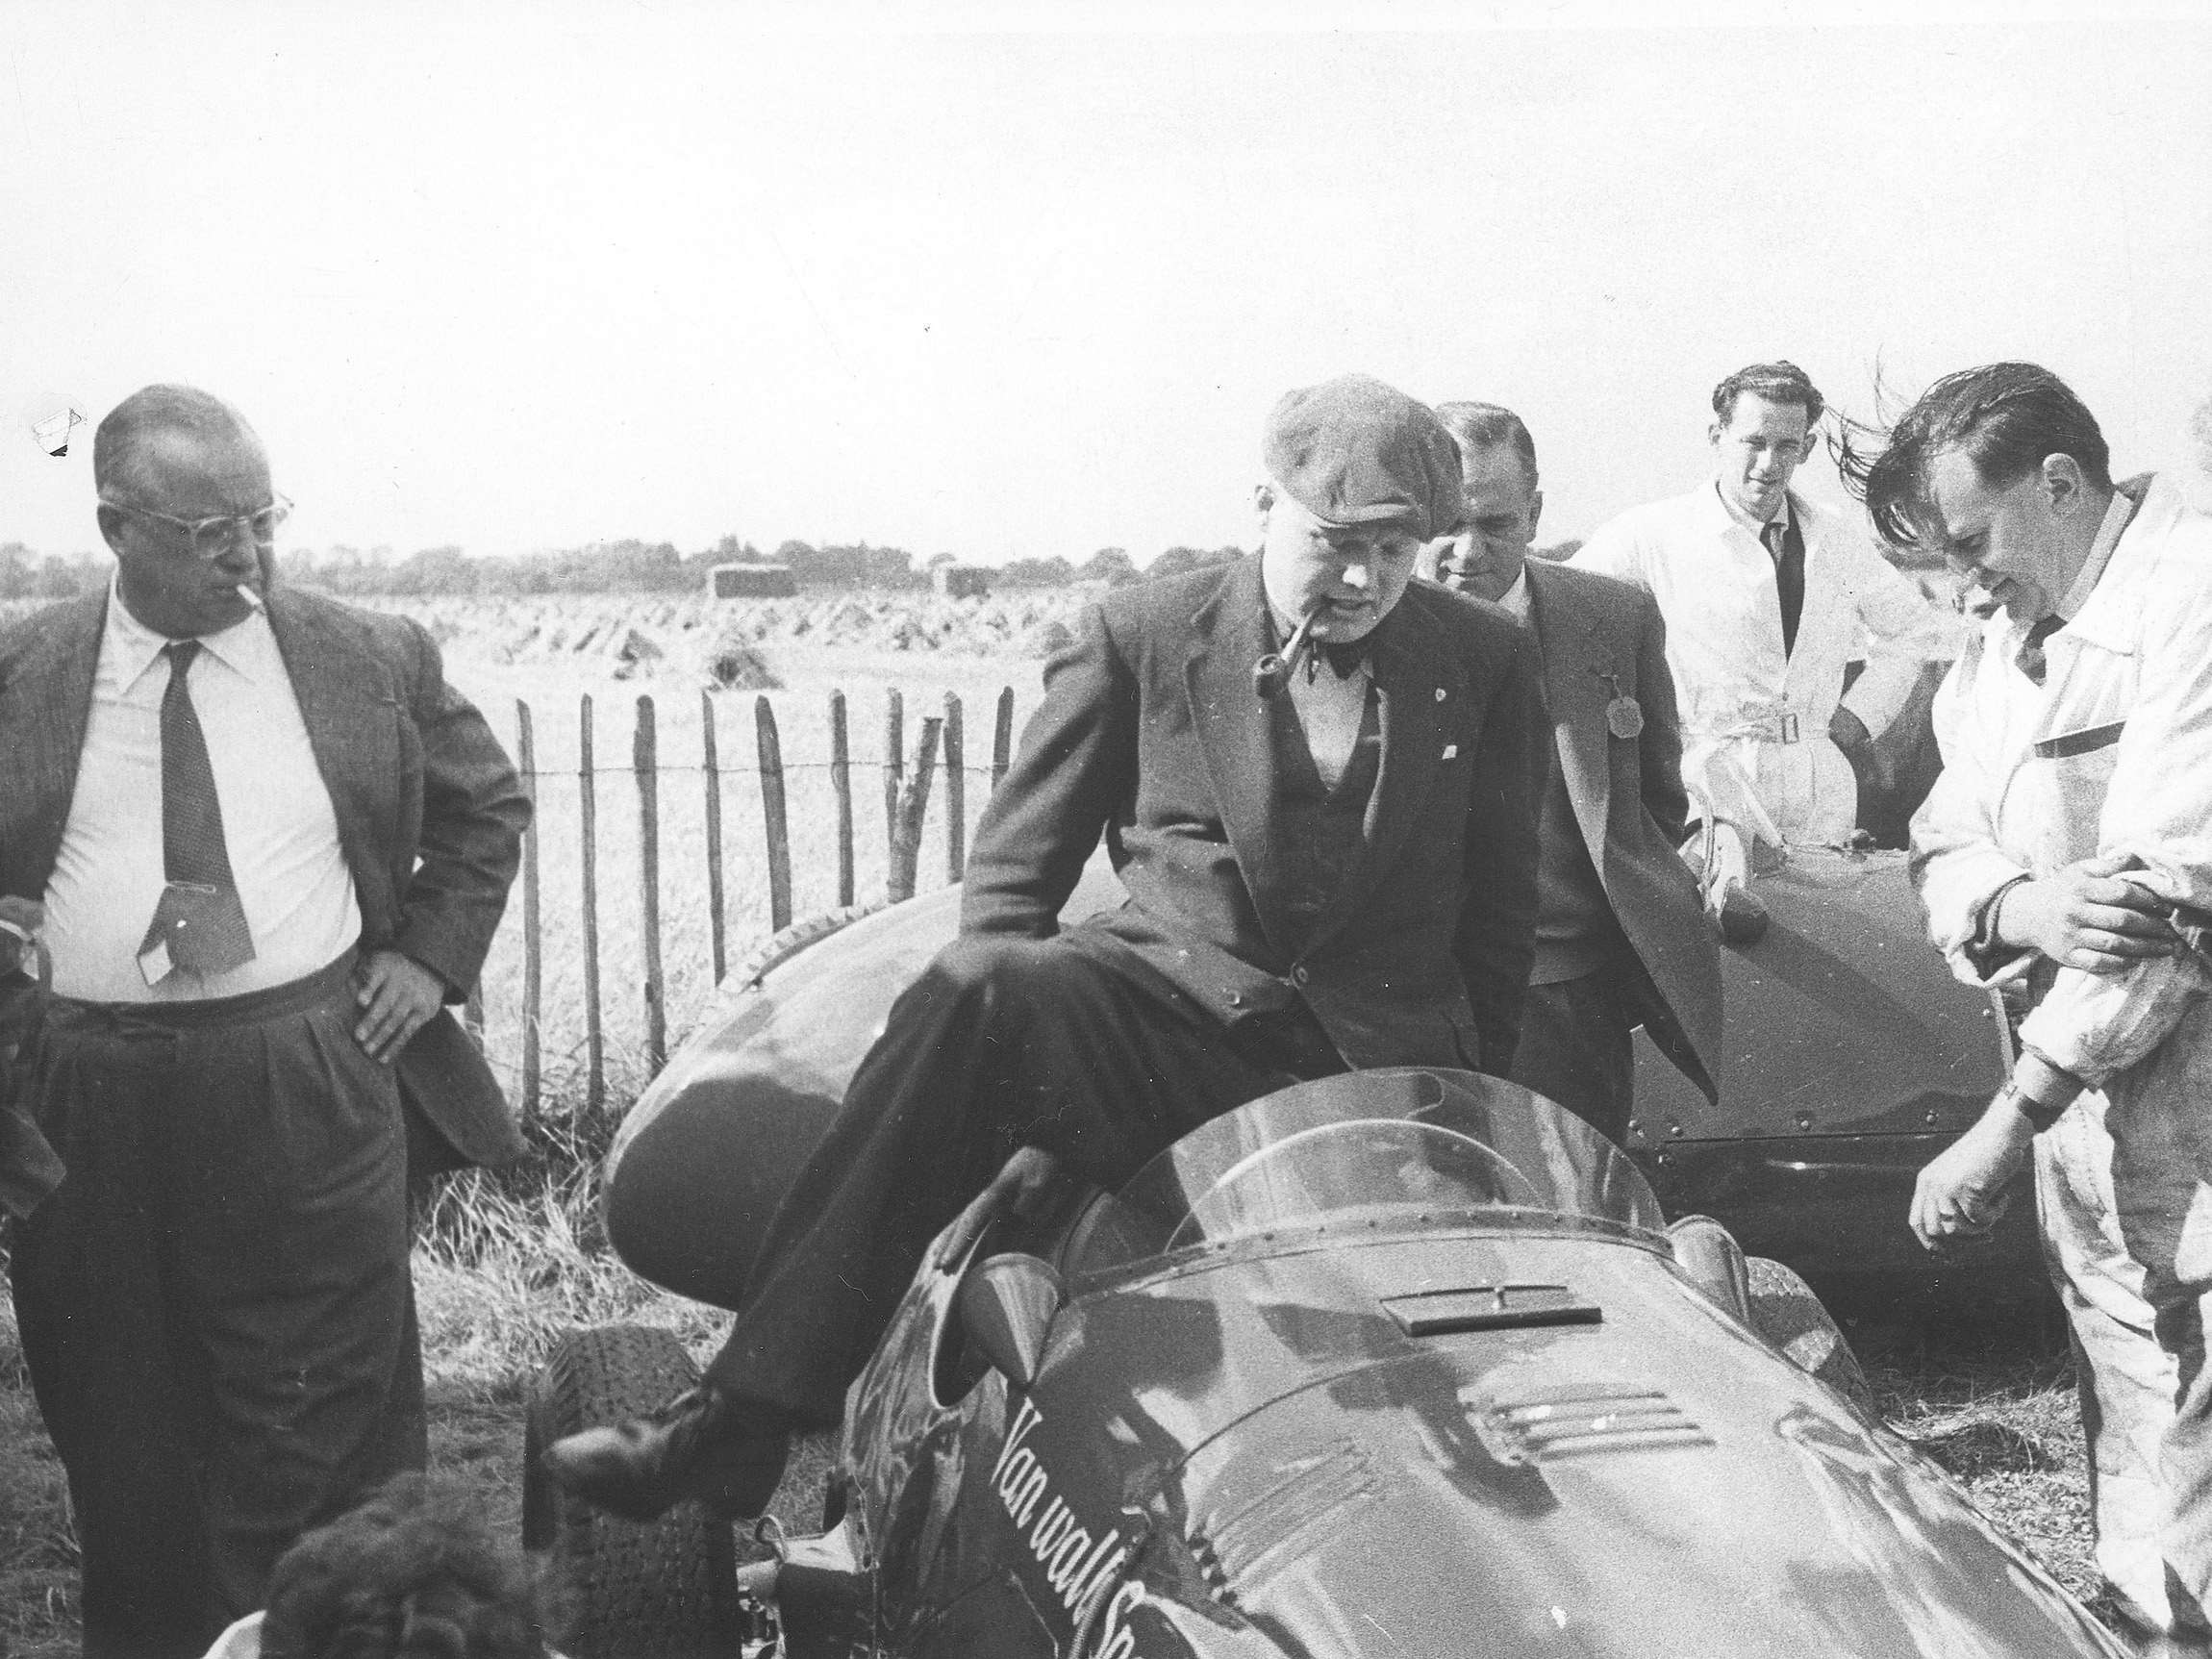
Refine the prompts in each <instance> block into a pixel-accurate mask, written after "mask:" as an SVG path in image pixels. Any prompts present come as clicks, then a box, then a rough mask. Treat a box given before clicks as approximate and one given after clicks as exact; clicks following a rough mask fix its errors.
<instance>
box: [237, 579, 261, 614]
mask: <svg viewBox="0 0 2212 1659" xmlns="http://www.w3.org/2000/svg"><path fill="white" fill-rule="evenodd" d="M239 598H241V599H243V600H244V601H245V602H246V603H247V604H249V605H251V606H252V607H253V608H254V609H255V610H257V611H259V610H261V609H262V596H261V595H260V594H259V593H257V592H255V591H253V590H252V589H251V588H249V587H247V586H246V585H245V584H244V583H243V582H240V583H239Z"/></svg>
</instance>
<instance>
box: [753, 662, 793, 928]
mask: <svg viewBox="0 0 2212 1659" xmlns="http://www.w3.org/2000/svg"><path fill="white" fill-rule="evenodd" d="M753 727H754V730H755V732H756V734H757V735H758V738H759V741H760V749H761V817H762V818H763V819H764V820H765V821H766V824H767V837H768V931H769V932H770V933H781V932H783V930H784V929H785V928H787V927H789V926H791V924H792V826H791V819H790V817H789V816H788V814H787V810H786V807H785V803H784V745H783V740H782V739H781V738H779V737H778V736H777V735H776V711H775V707H774V705H773V704H771V703H770V702H769V701H768V700H767V697H766V696H759V697H755V698H754V699H753Z"/></svg>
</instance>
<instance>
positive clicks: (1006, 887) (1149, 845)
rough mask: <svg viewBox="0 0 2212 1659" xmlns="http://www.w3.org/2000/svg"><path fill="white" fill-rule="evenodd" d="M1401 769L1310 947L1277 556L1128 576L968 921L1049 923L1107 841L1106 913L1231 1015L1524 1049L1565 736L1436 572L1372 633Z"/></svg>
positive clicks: (1091, 616) (1491, 614)
mask: <svg viewBox="0 0 2212 1659" xmlns="http://www.w3.org/2000/svg"><path fill="white" fill-rule="evenodd" d="M1371 638H1372V641H1373V645H1372V648H1371V651H1370V666H1371V667H1372V671H1373V676H1374V685H1375V689H1376V691H1377V695H1378V715H1379V721H1380V726H1381V737H1382V752H1381V767H1380V771H1379V774H1378V776H1377V778H1376V781H1375V785H1374V791H1373V793H1372V795H1371V797H1370V801H1369V805H1368V811H1367V817H1366V823H1365V841H1366V851H1365V856H1364V858H1363V859H1361V860H1360V861H1359V863H1358V864H1357V865H1356V867H1355V868H1354V870H1353V872H1352V874H1351V876H1350V878H1349V879H1347V880H1346V881H1345V884H1344V886H1343V888H1342V889H1341V890H1340V891H1339V892H1337V894H1336V895H1335V898H1334V900H1333V902H1332V904H1331V906H1330V908H1329V909H1328V910H1327V911H1326V912H1325V913H1324V914H1323V916H1322V917H1321V918H1320V921H1319V922H1318V923H1317V924H1315V925H1314V926H1313V927H1312V929H1311V930H1310V932H1309V934H1308V936H1307V937H1306V938H1304V939H1303V940H1300V939H1298V938H1296V936H1295V933H1294V932H1293V930H1292V928H1291V926H1290V922H1289V918H1288V915H1287V913H1286V910H1285V907H1284V902H1283V900H1284V897H1285V894H1284V892H1283V885H1282V884H1283V882H1284V880H1285V878H1286V876H1287V874H1288V872H1287V871H1286V870H1285V868H1284V867H1283V865H1282V863H1281V861H1280V859H1279V858H1278V856H1277V853H1278V848H1277V845H1276V842H1275V837H1274V824H1273V820H1272V814H1271V811H1270V802H1271V800H1272V798H1273V791H1274V779H1273V772H1274V761H1273V754H1272V750H1271V747H1270V744H1269V706H1268V704H1266V703H1265V702H1263V701H1262V700H1261V699H1260V698H1259V696H1258V695H1257V694H1256V693H1255V692H1254V691H1253V687H1252V666H1253V664H1254V663H1255V662H1257V661H1258V659H1259V658H1260V657H1261V656H1262V655H1263V654H1264V653H1265V652H1267V651H1268V650H1269V649H1270V648H1271V645H1270V641H1269V627H1268V623H1267V619H1266V599H1265V596H1264V593H1263V591H1262V587H1261V580H1260V562H1259V560H1258V559H1257V558H1247V559H1244V560H1242V561H1239V562H1238V563H1237V564H1234V565H1231V566H1216V567H1214V568H1211V569H1206V570H1197V571H1193V572H1191V573H1190V574H1188V575H1186V576H1182V577H1176V578H1170V579H1169V580H1166V581H1161V582H1154V583H1146V584H1144V585H1142V586H1136V587H1130V588H1125V589H1122V590H1119V591H1117V592H1115V593H1113V594H1111V595H1109V596H1108V597H1107V598H1106V599H1105V600H1104V602H1103V603H1102V604H1100V605H1098V606H1095V607H1093V609H1092V610H1091V611H1090V612H1089V613H1088V614H1087V615H1086V616H1085V617H1084V620H1083V625H1082V630H1081V637H1080V638H1079V639H1078V640H1077V641H1075V642H1074V644H1072V645H1071V646H1069V647H1068V649H1067V650H1066V651H1065V652H1063V653H1062V654H1061V655H1060V656H1059V657H1057V658H1056V659H1054V661H1053V662H1052V664H1051V665H1050V666H1048V668H1047V669H1046V674H1045V691H1044V697H1043V702H1042V703H1041V704H1040V705H1039V707H1038V710H1037V713H1036V714H1035V715H1034V716H1031V718H1030V721H1029V724H1028V726H1027V728H1026V729H1025V730H1024V732H1023V734H1022V740H1021V750H1020V753H1019V755H1018V757H1017V758H1016V760H1015V762H1014V765H1013V767H1011V768H1010V769H1009V771H1008V773H1007V776H1006V778H1005V779H1004V780H1003V782H1002V783H1001V785H1000V787H999V789H998V791H997V792H996V793H995V794H993V797H992V800H991V806H990V809H989V810H988V811H987V812H986V813H985V814H984V817H983V821H982V823H981V825H980V826H979V827H978V829H977V831H976V842H975V849H974V852H973V855H972V856H971V857H970V858H969V860H968V874H967V877H966V880H965V896H964V898H963V901H962V907H961V925H962V929H963V931H966V932H980V933H1011V934H1018V935H1022V936H1026V937H1030V938H1044V937H1048V936H1050V935H1051V934H1052V933H1053V932H1054V931H1055V930H1056V927H1057V920H1056V918H1057V917H1058V914H1059V910H1060V906H1061V904H1062V903H1063V902H1064V901H1065V900H1066V898H1067V897H1068V893H1069V892H1070V891H1072V889H1073V888H1074V886H1075V882H1076V879H1077V877H1078V876H1079V875H1080V873H1081V871H1082V868H1083V865H1084V862H1085V861H1086V860H1087V859H1088V858H1089V856H1090V854H1091V851H1092V849H1093V847H1095V846H1096V845H1097V843H1098V838H1099V835H1100V833H1101V832H1103V833H1104V835H1105V837H1106V844H1107V849H1108V852H1109V854H1110V856H1111V857H1112V859H1113V862H1114V867H1115V869H1116V870H1117V871H1118V872H1119V875H1120V877H1121V883H1122V886H1123V887H1124V888H1126V889H1127V890H1128V899H1127V901H1126V902H1125V903H1124V904H1123V906H1122V907H1121V908H1120V909H1119V910H1118V911H1116V912H1113V913H1111V914H1110V915H1109V916H1107V917H1103V918H1100V919H1099V920H1098V921H1097V922H1095V923H1094V925H1098V926H1102V927H1104V928H1105V929H1106V930H1107V931H1109V932H1111V933H1112V934H1114V935H1115V936H1116V937H1118V938H1119V939H1120V940H1122V941H1123V942H1125V943H1127V944H1129V945H1130V946H1132V947H1133V948H1134V949H1135V950H1136V951H1137V952H1138V953H1139V954H1140V955H1142V956H1143V957H1144V959H1145V961H1147V962H1148V963H1150V964H1151V965H1152V966H1153V967H1154V968H1156V969H1157V970H1158V971H1160V972H1161V973H1163V974H1165V975H1166V976H1167V977H1168V978H1169V980H1171V981H1172V982H1173V983H1174V984H1175V985H1176V986H1178V987H1179V988H1180V989H1181V990H1183V991H1184V992H1186V993H1189V994H1190V995H1191V996H1193V997H1194V998H1195V999H1196V1000H1197V1001H1198V1002H1199V1003H1200V1004H1202V1005H1203V1006H1204V1007H1206V1008H1207V1009H1208V1010H1209V1011H1210V1012H1211V1013H1212V1014H1213V1015H1214V1016H1215V1017H1216V1018H1219V1019H1220V1020H1221V1021H1222V1022H1223V1023H1224V1024H1236V1023H1238V1022H1240V1021H1242V1020H1244V1019H1247V1018H1252V1017H1253V1016H1255V1015H1262V1014H1268V1013H1276V1012H1281V1011H1284V1010H1286V1009H1289V1008H1291V1007H1293V1006H1294V1005H1295V1002H1296V1001H1297V1000H1298V999H1300V998H1302V999H1303V1001H1304V1002H1305V1003H1306V1004H1307V1005H1308V1006H1310V1007H1311V1008H1312V1010H1313V1012H1314V1013H1315V1015H1317V1016H1318V1017H1319V1018H1320V1023H1321V1025H1322V1026H1323V1027H1324V1028H1325V1029H1326V1031H1327V1032H1328V1035H1329V1037H1330V1039H1331V1040H1332V1041H1333V1042H1334V1043H1336V1046H1337V1048H1338V1050H1339V1051H1340V1052H1341V1053H1342V1054H1343V1056H1344V1058H1345V1062H1346V1063H1347V1064H1348V1065H1351V1066H1353V1067H1377V1066H1402V1065H1435V1066H1469V1067H1473V1068H1478V1069H1484V1070H1489V1071H1493V1072H1503V1071H1504V1070H1505V1069H1506V1068H1507V1067H1508V1066H1509V1065H1510V1064H1511V1061H1512V1053H1513V1043H1514V1041H1515V1039H1516V1037H1517V1036H1518V1033H1519V1027H1520V1020H1521V997H1522V993H1523V990H1524V988H1525V985H1526V982H1527V978H1528V970H1529V964H1530V961H1531V959H1532V955H1533V943H1532V941H1533V927H1534V922H1535V913H1536V814H1537V809H1538V806H1539V805H1540V803H1541V800H1542V795H1543V789H1544V781H1545V778H1546V768H1547V767H1548V766H1549V753H1548V745H1547V744H1546V742H1544V719H1545V716H1544V706H1543V697H1542V694H1541V692H1540V691H1539V690H1538V686H1537V675H1536V666H1535V661H1534V655H1533V652H1532V650H1531V648H1530V643H1531V642H1530V641H1529V640H1528V638H1527V636H1526V635H1525V634H1524V633H1523V632H1522V631H1521V629H1520V628H1519V627H1518V626H1517V625H1516V624H1514V623H1513V622H1512V621H1511V619H1510V618H1508V617H1507V616H1505V615H1504V614H1503V613H1502V612H1498V611H1496V609H1495V608H1488V607H1484V606H1481V605H1478V604H1476V603H1475V602H1473V601H1470V600H1467V599H1463V598H1461V597H1460V596H1459V595H1457V594H1455V593H1450V592H1446V591H1444V590H1442V589H1438V588H1433V587H1428V586H1425V585H1415V586H1412V587H1409V588H1408V589H1407V590H1406V592H1405V595H1404V597H1403V598H1402V599H1400V600H1399V602H1398V604H1397V605H1396V607H1395V608H1394V609H1393V610H1392V612H1391V613H1390V615H1389V616H1386V617H1385V618H1384V619H1383V621H1382V622H1381V623H1380V625H1379V626H1378V627H1377V628H1376V630H1375V632H1374V634H1373V635H1372V636H1371Z"/></svg>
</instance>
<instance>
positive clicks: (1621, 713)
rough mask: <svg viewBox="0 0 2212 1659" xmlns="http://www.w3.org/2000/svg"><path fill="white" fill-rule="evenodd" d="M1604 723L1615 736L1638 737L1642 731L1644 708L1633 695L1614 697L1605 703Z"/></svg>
mask: <svg viewBox="0 0 2212 1659" xmlns="http://www.w3.org/2000/svg"><path fill="white" fill-rule="evenodd" d="M1605 724H1606V725H1607V727H1608V728H1610V729H1611V731H1612V733H1613V735H1614V736H1615V737H1617V738H1633V737H1639V736H1641V735H1642V734H1643V731H1644V709H1643V706H1642V705H1641V704H1640V703H1638V702H1637V701H1636V699H1635V698H1634V697H1630V696H1620V697H1615V698H1614V699H1613V700H1612V701H1611V702H1610V703H1607V704H1606V705H1605Z"/></svg>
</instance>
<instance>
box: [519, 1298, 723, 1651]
mask: <svg viewBox="0 0 2212 1659" xmlns="http://www.w3.org/2000/svg"><path fill="white" fill-rule="evenodd" d="M698 1374H699V1373H698V1370H697V1368H696V1367H694V1366H693V1365H692V1364H691V1356H690V1355H688V1354H686V1353H685V1352H684V1347H683V1345H682V1344H681V1343H679V1342H678V1341H677V1340H676V1339H675V1337H674V1336H673V1335H671V1334H670V1333H668V1332H667V1331H663V1330H654V1329H651V1328H649V1327H647V1326H643V1325H601V1326H599V1327H597V1328H595V1329H591V1330H584V1331H576V1332H573V1333H571V1334H570V1335H569V1336H567V1337H566V1338H565V1339H563V1341H562V1343H561V1345H560V1346H559V1347H557V1348H555V1349H554V1351H553V1357H552V1358H551V1359H550V1360H548V1361H547V1362H546V1364H545V1369H544V1370H543V1371H542V1372H541V1373H540V1376H539V1380H538V1387H537V1390H536V1392H535V1393H534V1394H533V1395H532V1397H531V1400H530V1411H529V1416H528V1418H527V1420H526V1421H525V1425H524V1428H523V1444H522V1457H523V1472H522V1543H523V1546H524V1547H525V1548H528V1549H533V1550H545V1551H550V1552H551V1553H552V1557H553V1564H554V1565H553V1571H554V1582H555V1584H556V1586H557V1588H558V1591H559V1592H560V1595H561V1598H562V1600H563V1601H564V1602H565V1604H566V1607H567V1608H568V1610H569V1620H568V1634H567V1640H566V1641H565V1642H564V1643H563V1644H562V1650H563V1651H564V1652H566V1653H568V1654H569V1655H571V1659H705V1656H706V1655H710V1654H712V1655H735V1654H736V1653H737V1651H738V1640H739V1636H740V1633H741V1628H742V1626H741V1621H740V1616H739V1612H738V1596H737V1576H736V1571H737V1570H736V1567H735V1565H734V1561H733V1554H732V1542H733V1541H732V1538H731V1534H730V1528H729V1526H728V1525H727V1524H726V1523H725V1522H722V1521H716V1520H715V1519H714V1517H712V1516H710V1515H709V1514H707V1513H706V1511H705V1510H703V1509H701V1508H699V1507H698V1506H697V1505H696V1504H682V1505H679V1506H678V1507H677V1508H675V1509H673V1510H671V1511H669V1512H668V1513H667V1514H666V1515H664V1516H662V1517H661V1518H660V1520H658V1521H647V1522H644V1523H643V1524H639V1523H636V1522H632V1521H621V1520H617V1519H616V1517H614V1516H611V1515H602V1514H601V1513H599V1512H598V1511H596V1510H594V1509H592V1508H591V1506H590V1505H588V1504H585V1503H582V1502H580V1501H578V1500H576V1499H574V1498H571V1497H569V1496H568V1495H567V1494H566V1493H565V1492H563V1491H562V1490H561V1488H560V1487H559V1486H558V1485H556V1484H555V1483H554V1482H553V1481H552V1480H551V1479H550V1478H549V1477H548V1476H546V1475H545V1473H544V1472H543V1471H542V1470H541V1469H540V1460H541V1458H542V1456H543V1454H544V1451H545V1448H546V1447H547V1446H548V1445H552V1444H553V1442H555V1441H556V1440H559V1439H561V1438H562V1437H563V1436H564V1435H569V1434H574V1433H575V1432H576V1431H577V1430H579V1429H584V1428H590V1427H592V1426H594V1425H596V1424H600V1423H609V1422H616V1421H619V1420H622V1419H623V1418H629V1417H637V1416H640V1415H641V1414H643V1413H645V1412H648V1411H650V1410H652V1409H653V1408H654V1407H655V1406H658V1405H660V1404H662V1403H663V1402H664V1401H666V1399H668V1398H669V1396H671V1395H676V1394H679V1393H681V1392H682V1391H683V1390H685V1389H687V1388H689V1387H691V1385H692V1384H693V1383H695V1382H696V1381H697V1380H698Z"/></svg>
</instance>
